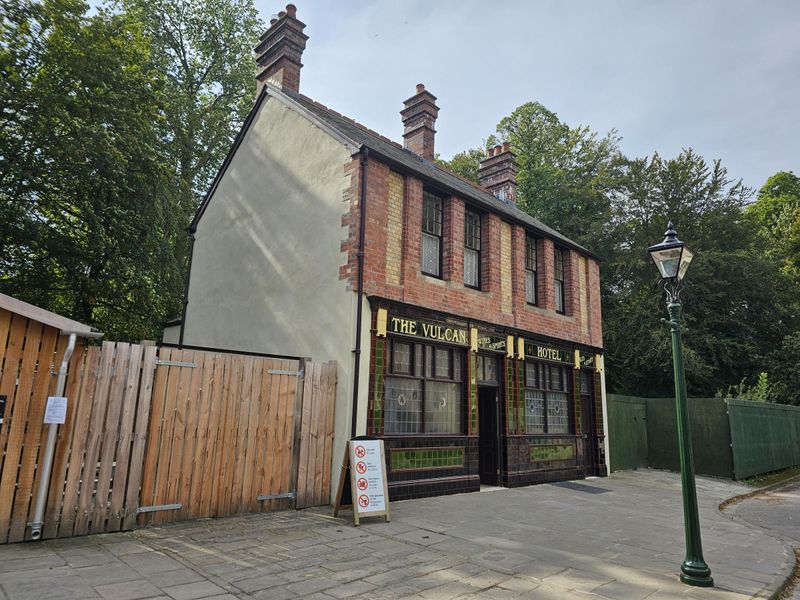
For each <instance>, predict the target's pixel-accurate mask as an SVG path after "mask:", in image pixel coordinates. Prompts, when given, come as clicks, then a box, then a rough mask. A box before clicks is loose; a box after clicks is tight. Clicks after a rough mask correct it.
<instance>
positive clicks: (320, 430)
mask: <svg viewBox="0 0 800 600" xmlns="http://www.w3.org/2000/svg"><path fill="white" fill-rule="evenodd" d="M65 346H66V340H65V338H64V337H63V336H59V332H58V330H57V329H55V328H53V327H49V326H47V325H44V324H42V323H38V322H36V321H35V320H32V319H27V318H25V317H22V316H20V315H17V314H14V313H12V312H9V311H6V310H4V309H0V368H1V369H2V371H0V396H5V398H6V405H5V418H4V421H3V422H2V423H1V424H0V452H2V455H1V456H0V461H1V462H0V543H5V542H16V541H21V540H24V539H29V538H30V531H29V528H28V523H29V521H30V520H31V518H30V517H31V516H32V513H33V510H34V507H33V499H34V498H35V495H36V491H37V489H38V485H39V483H38V480H37V472H38V469H37V467H38V463H39V461H40V460H41V456H40V449H42V448H44V441H45V439H46V436H47V433H46V429H45V427H43V426H42V416H43V413H44V407H45V405H46V403H47V396H48V395H51V394H53V393H54V388H55V380H56V376H55V375H56V371H57V368H58V365H59V364H60V362H61V357H62V356H63V353H64V349H65ZM335 386H336V363H333V362H330V363H324V364H316V363H312V362H310V361H298V360H288V359H280V358H266V357H262V356H244V355H240V354H231V353H219V352H204V351H196V350H176V349H170V348H160V349H159V348H156V347H155V346H148V345H139V344H126V343H113V342H104V343H103V345H102V347H96V346H91V347H83V346H79V347H78V348H76V350H75V353H74V354H73V356H72V359H71V360H70V363H69V374H68V377H67V387H66V392H65V395H66V396H67V398H68V411H67V421H66V423H65V424H64V425H61V426H59V431H58V439H57V443H56V447H55V454H54V460H53V468H52V474H51V479H50V483H49V487H48V496H47V505H46V509H45V518H44V527H43V531H42V537H43V538H53V537H68V536H73V535H84V534H87V533H99V532H110V531H120V530H124V529H130V528H132V527H133V526H134V524H135V523H136V521H137V515H138V520H139V523H141V524H144V523H162V522H166V521H175V520H182V519H191V518H198V517H205V516H224V515H230V514H236V513H240V512H258V511H262V510H269V509H274V508H286V507H290V506H294V505H296V506H298V507H303V506H312V505H315V504H326V503H327V502H328V498H329V496H330V465H331V445H332V441H333V406H334V396H335ZM295 501H296V504H295ZM170 505H172V506H170Z"/></svg>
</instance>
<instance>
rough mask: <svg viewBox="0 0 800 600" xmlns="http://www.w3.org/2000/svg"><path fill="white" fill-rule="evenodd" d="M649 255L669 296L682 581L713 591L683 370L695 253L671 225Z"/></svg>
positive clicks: (652, 247) (670, 224)
mask: <svg viewBox="0 0 800 600" xmlns="http://www.w3.org/2000/svg"><path fill="white" fill-rule="evenodd" d="M647 251H648V252H649V253H650V256H651V257H652V258H653V261H654V262H655V263H656V267H658V271H659V273H660V274H661V279H662V281H663V282H664V289H665V290H666V292H667V312H668V313H669V321H666V319H664V320H665V321H666V322H667V323H668V325H669V328H670V330H671V332H672V363H673V368H674V373H675V405H676V408H677V418H678V420H677V424H678V451H679V452H680V459H681V486H682V488H683V522H684V533H685V537H686V558H685V559H684V560H683V563H682V564H681V581H682V582H683V583H686V584H688V585H695V586H699V587H711V586H713V585H714V580H713V579H712V578H711V569H709V568H708V565H707V564H706V561H705V560H703V543H702V541H701V539H700V515H699V513H698V509H697V489H696V487H695V483H694V459H693V457H692V440H691V434H690V431H689V410H688V406H687V400H686V374H685V373H684V370H683V347H682V346H681V325H680V319H681V301H680V295H679V294H680V289H679V285H680V283H681V281H682V280H683V276H684V275H685V274H686V269H688V267H689V263H690V262H691V261H692V256H693V255H692V252H690V251H689V249H688V248H687V247H686V244H684V243H683V242H682V241H680V240H679V239H678V234H677V232H676V231H675V229H674V228H673V226H672V222H670V223H669V225H667V231H666V232H665V233H664V241H663V242H661V243H660V244H655V245H654V246H650V247H649V248H648V249H647Z"/></svg>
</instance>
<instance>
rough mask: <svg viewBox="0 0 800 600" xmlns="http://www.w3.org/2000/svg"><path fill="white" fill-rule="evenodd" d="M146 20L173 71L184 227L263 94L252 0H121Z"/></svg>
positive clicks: (168, 128)
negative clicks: (258, 89) (255, 50)
mask: <svg viewBox="0 0 800 600" xmlns="http://www.w3.org/2000/svg"><path fill="white" fill-rule="evenodd" d="M114 6H116V7H117V9H119V10H121V11H123V12H126V13H127V14H130V15H131V16H132V17H133V18H135V19H137V20H138V21H139V22H141V23H142V25H143V27H144V29H145V31H146V33H147V35H148V36H149V42H150V50H151V51H150V55H151V56H152V57H153V61H154V67H155V68H157V69H158V70H159V71H160V72H162V73H164V74H165V77H166V81H165V85H164V89H163V109H164V113H163V114H164V119H163V126H164V140H165V144H166V155H167V157H168V160H169V161H170V168H171V170H172V172H173V177H174V178H175V182H176V184H175V185H177V186H178V188H179V190H180V206H181V209H182V211H183V215H182V216H183V221H184V224H183V226H184V227H185V226H187V225H188V223H189V219H190V217H191V215H192V213H193V212H194V211H195V209H196V208H197V205H198V203H199V198H200V197H202V195H204V194H205V193H206V192H207V191H208V188H209V186H210V184H211V180H212V179H213V177H214V175H215V173H216V171H217V169H219V167H220V165H221V164H222V161H223V159H224V158H225V155H226V154H227V152H228V150H229V148H230V146H231V143H232V142H233V139H234V137H235V136H236V134H237V132H238V131H239V129H240V128H241V126H242V124H243V123H244V119H245V117H246V116H247V113H248V112H249V111H250V109H251V108H252V106H253V100H254V98H255V92H256V79H255V62H254V58H253V48H254V47H255V45H256V42H257V41H258V36H259V34H260V33H261V31H262V29H263V23H262V22H261V21H260V20H259V18H258V13H257V12H256V10H255V8H254V7H253V2H252V0H115V4H114Z"/></svg>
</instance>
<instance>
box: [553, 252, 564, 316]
mask: <svg viewBox="0 0 800 600" xmlns="http://www.w3.org/2000/svg"><path fill="white" fill-rule="evenodd" d="M565 254H566V252H565V251H564V250H562V249H561V248H556V249H555V252H554V259H555V260H554V262H555V265H554V274H553V282H554V284H555V292H556V312H557V313H561V314H562V315H563V314H566V303H565V301H564V255H565Z"/></svg>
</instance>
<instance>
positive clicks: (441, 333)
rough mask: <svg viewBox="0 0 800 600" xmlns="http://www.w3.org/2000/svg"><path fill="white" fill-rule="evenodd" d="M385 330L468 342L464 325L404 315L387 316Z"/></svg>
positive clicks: (427, 338) (429, 338)
mask: <svg viewBox="0 0 800 600" xmlns="http://www.w3.org/2000/svg"><path fill="white" fill-rule="evenodd" d="M386 330H387V332H388V333H394V334H398V335H408V336H413V337H417V338H424V339H426V340H432V341H435V342H447V343H450V344H458V345H459V346H466V345H468V344H469V336H468V335H467V328H466V327H456V326H453V325H448V324H446V323H429V322H427V321H419V320H417V319H406V318H405V317H389V319H388V322H387V326H386Z"/></svg>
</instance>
